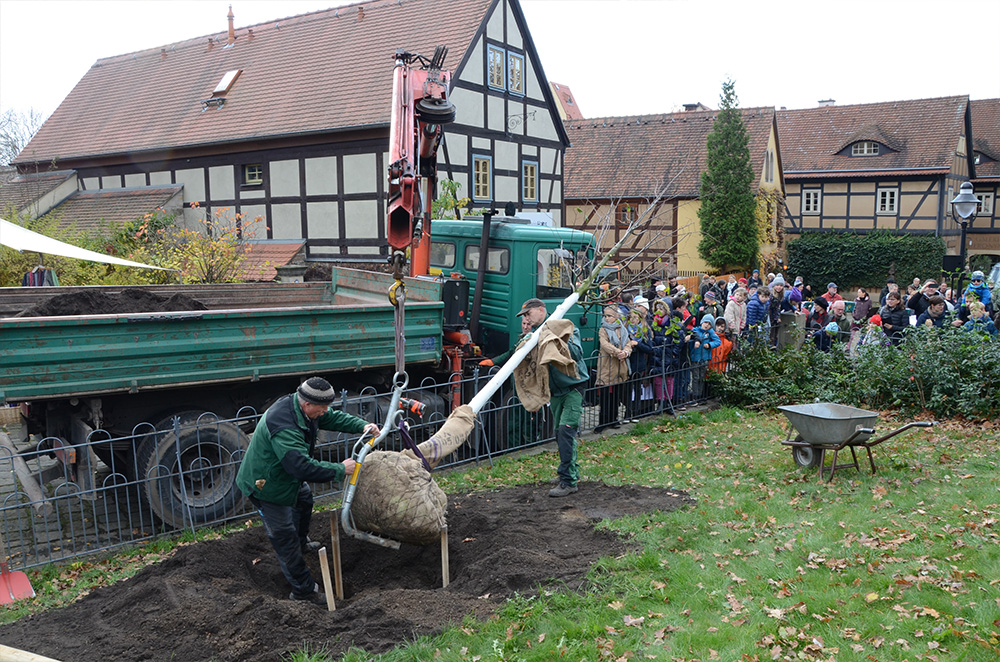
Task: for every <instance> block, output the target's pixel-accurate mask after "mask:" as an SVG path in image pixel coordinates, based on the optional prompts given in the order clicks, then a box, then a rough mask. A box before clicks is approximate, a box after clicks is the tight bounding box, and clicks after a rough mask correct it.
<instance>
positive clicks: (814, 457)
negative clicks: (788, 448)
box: [792, 435, 819, 468]
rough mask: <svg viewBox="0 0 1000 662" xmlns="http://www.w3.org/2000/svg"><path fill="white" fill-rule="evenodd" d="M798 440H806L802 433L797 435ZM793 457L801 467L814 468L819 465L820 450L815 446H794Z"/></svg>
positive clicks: (796, 439)
mask: <svg viewBox="0 0 1000 662" xmlns="http://www.w3.org/2000/svg"><path fill="white" fill-rule="evenodd" d="M795 441H796V442H803V441H805V440H804V439H803V438H802V435H799V436H797V437H795ZM792 458H793V459H794V460H795V464H797V465H799V466H800V467H806V468H812V467H815V466H818V465H819V450H817V449H816V448H814V447H813V446H792Z"/></svg>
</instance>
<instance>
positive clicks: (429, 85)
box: [386, 46, 455, 276]
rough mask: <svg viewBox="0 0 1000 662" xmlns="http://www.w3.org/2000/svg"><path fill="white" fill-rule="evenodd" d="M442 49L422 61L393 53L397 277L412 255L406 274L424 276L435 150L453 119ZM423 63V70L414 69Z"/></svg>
mask: <svg viewBox="0 0 1000 662" xmlns="http://www.w3.org/2000/svg"><path fill="white" fill-rule="evenodd" d="M447 54H448V48H447V47H446V46H438V47H437V48H435V49H434V57H433V58H431V60H430V62H428V61H427V60H426V59H425V58H424V57H423V56H420V55H416V54H413V53H408V52H406V51H403V50H397V51H396V54H395V61H396V65H395V67H394V69H393V80H392V116H391V119H390V126H389V202H388V210H387V211H388V213H387V214H386V223H387V227H386V239H387V240H388V242H389V247H390V250H391V251H392V258H391V261H392V263H393V265H394V268H395V271H396V272H397V273H400V274H401V273H402V269H403V266H404V265H405V263H406V249H407V248H410V249H411V251H410V253H411V265H410V275H411V276H417V275H424V274H426V273H427V270H428V266H429V264H430V260H429V256H430V234H431V200H432V197H433V195H434V190H435V188H436V187H437V150H438V147H439V146H440V144H441V136H442V135H443V134H444V130H443V128H442V125H443V124H447V123H449V122H453V121H454V120H455V106H454V105H453V104H452V103H451V101H450V100H449V99H448V92H449V85H450V83H451V72H449V71H445V70H444V69H442V66H443V65H444V59H445V56H446V55H447ZM414 64H421V65H423V68H416V67H415V66H414Z"/></svg>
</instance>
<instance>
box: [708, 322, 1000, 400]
mask: <svg viewBox="0 0 1000 662" xmlns="http://www.w3.org/2000/svg"><path fill="white" fill-rule="evenodd" d="M843 347H844V346H843V345H836V346H835V348H834V351H832V352H830V353H823V352H820V351H819V350H817V349H816V348H815V347H814V346H813V345H812V344H811V343H805V344H804V345H803V346H802V348H801V349H795V348H794V347H792V346H787V347H785V348H783V349H781V350H777V351H775V350H772V349H769V348H767V347H765V346H764V345H763V344H750V343H742V344H741V346H740V347H738V348H737V349H735V350H734V351H733V353H732V354H731V356H730V361H731V365H732V369H731V370H730V371H729V372H728V373H726V374H725V375H722V376H718V377H716V378H715V387H714V388H715V391H716V393H718V394H719V396H720V398H721V399H722V401H723V402H724V403H726V404H732V405H737V406H741V407H749V408H754V409H769V408H773V407H776V406H779V405H784V404H798V403H802V402H812V401H816V400H818V401H821V402H839V403H842V404H846V405H850V406H853V407H867V408H870V409H896V410H899V411H901V412H902V413H906V414H914V413H917V412H920V411H923V410H927V411H930V412H932V413H933V414H934V415H935V416H939V417H941V418H949V417H955V416H963V417H966V418H971V419H987V418H991V417H995V416H997V415H998V414H1000V342H998V341H997V339H996V338H989V337H986V336H984V335H982V334H980V333H978V332H968V331H965V330H964V329H961V328H959V329H955V328H951V327H945V328H944V329H911V330H910V331H909V332H908V333H907V334H906V337H905V339H904V341H903V343H902V344H901V345H899V346H898V347H892V346H885V345H866V346H863V347H861V348H859V350H858V352H857V355H856V356H855V357H853V358H852V357H848V356H847V355H846V354H845V352H843V351H842V349H843Z"/></svg>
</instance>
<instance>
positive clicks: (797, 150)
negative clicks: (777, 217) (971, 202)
mask: <svg viewBox="0 0 1000 662" xmlns="http://www.w3.org/2000/svg"><path fill="white" fill-rule="evenodd" d="M969 107H970V104H969V98H968V97H967V96H954V97H943V98H938V99H918V100H912V101H887V102H881V103H871V104H860V105H849V106H837V105H825V106H820V107H818V108H809V109H804V110H782V111H779V112H778V127H779V129H780V135H781V148H782V154H781V155H782V160H783V162H784V166H785V186H786V198H785V200H786V205H787V210H786V214H785V232H786V233H790V234H798V233H801V232H803V231H806V230H809V231H830V232H845V231H850V232H870V231H872V230H876V229H885V230H891V231H895V232H912V233H921V234H934V235H938V236H942V237H944V238H945V240H946V242H947V244H948V247H949V252H950V253H958V249H959V246H958V243H959V232H960V228H959V225H958V224H957V223H956V222H955V220H954V218H953V217H952V214H951V205H950V201H951V200H952V199H953V198H954V197H955V195H956V194H957V193H958V190H959V187H960V186H961V184H962V182H964V181H967V180H969V179H970V178H972V177H974V175H975V163H974V150H973V149H972V145H971V144H970V139H969V137H970V135H972V116H971V114H970V111H969Z"/></svg>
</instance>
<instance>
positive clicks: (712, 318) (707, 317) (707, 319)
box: [701, 313, 715, 326]
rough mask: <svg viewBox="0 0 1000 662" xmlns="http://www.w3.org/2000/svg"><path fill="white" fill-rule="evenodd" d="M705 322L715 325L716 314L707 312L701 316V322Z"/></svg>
mask: <svg viewBox="0 0 1000 662" xmlns="http://www.w3.org/2000/svg"><path fill="white" fill-rule="evenodd" d="M705 322H708V323H709V324H711V325H712V326H715V316H714V315H710V314H707V313H706V314H705V316H704V317H702V318H701V323H702V324H704V323H705Z"/></svg>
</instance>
